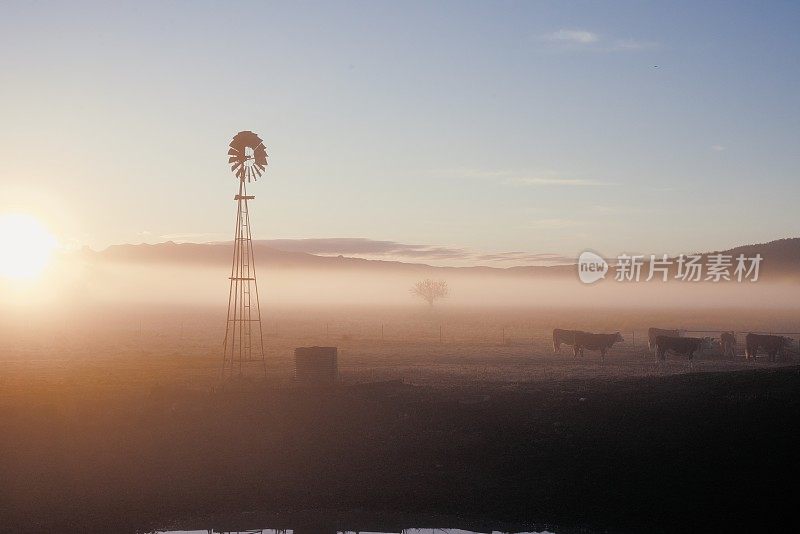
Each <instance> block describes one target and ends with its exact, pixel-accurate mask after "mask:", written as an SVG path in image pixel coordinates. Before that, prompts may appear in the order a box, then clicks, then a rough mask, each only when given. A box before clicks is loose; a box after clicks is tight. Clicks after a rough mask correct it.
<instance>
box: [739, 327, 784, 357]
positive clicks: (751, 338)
mask: <svg viewBox="0 0 800 534" xmlns="http://www.w3.org/2000/svg"><path fill="white" fill-rule="evenodd" d="M791 342H792V340H791V338H788V337H783V336H771V335H766V334H752V333H751V334H747V336H746V337H745V338H744V355H745V358H747V359H748V360H749V359H751V358H752V359H755V358H756V354H758V349H764V352H766V353H767V358H768V360H769V361H771V362H774V361H775V360H776V359H777V356H778V354H780V355H781V357H784V356H785V353H784V349H785V348H788V346H789V344H790V343H791Z"/></svg>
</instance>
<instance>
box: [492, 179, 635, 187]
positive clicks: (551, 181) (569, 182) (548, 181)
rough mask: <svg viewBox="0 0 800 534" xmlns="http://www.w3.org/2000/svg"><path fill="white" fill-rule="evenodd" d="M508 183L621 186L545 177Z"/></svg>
mask: <svg viewBox="0 0 800 534" xmlns="http://www.w3.org/2000/svg"><path fill="white" fill-rule="evenodd" d="M507 183H510V184H516V185H543V186H547V185H555V186H592V187H595V186H600V187H605V186H615V185H619V184H618V183H616V182H603V181H600V180H587V179H584V178H543V177H530V178H513V179H511V180H509V181H508V182H507Z"/></svg>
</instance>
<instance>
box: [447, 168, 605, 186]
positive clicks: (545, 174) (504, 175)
mask: <svg viewBox="0 0 800 534" xmlns="http://www.w3.org/2000/svg"><path fill="white" fill-rule="evenodd" d="M437 174H441V175H445V176H448V177H455V178H472V179H479V180H494V181H498V182H500V183H503V184H507V185H529V186H573V187H575V186H592V187H596V186H613V185H619V184H618V183H616V182H608V181H603V180H595V179H591V178H564V177H561V176H559V175H558V173H556V172H554V171H542V172H536V173H532V174H531V173H526V172H514V171H509V170H497V169H447V170H442V171H438V172H437Z"/></svg>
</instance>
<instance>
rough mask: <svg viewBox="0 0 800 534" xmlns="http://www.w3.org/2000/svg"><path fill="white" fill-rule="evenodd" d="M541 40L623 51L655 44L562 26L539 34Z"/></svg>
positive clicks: (579, 46) (556, 45)
mask: <svg viewBox="0 0 800 534" xmlns="http://www.w3.org/2000/svg"><path fill="white" fill-rule="evenodd" d="M541 40H542V41H545V42H547V43H549V44H550V45H551V46H555V47H560V48H571V49H585V50H597V51H605V52H624V51H633V50H643V49H646V48H653V47H655V46H657V44H656V43H654V42H652V41H641V40H638V39H630V38H628V39H618V38H613V37H607V36H603V35H600V34H598V33H595V32H591V31H588V30H583V29H568V28H562V29H560V30H556V31H554V32H550V33H546V34H544V35H542V36H541Z"/></svg>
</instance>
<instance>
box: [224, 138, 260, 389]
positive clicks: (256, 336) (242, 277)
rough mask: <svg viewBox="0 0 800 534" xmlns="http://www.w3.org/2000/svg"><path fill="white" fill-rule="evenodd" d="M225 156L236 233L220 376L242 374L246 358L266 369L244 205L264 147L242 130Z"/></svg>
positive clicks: (248, 199)
mask: <svg viewBox="0 0 800 534" xmlns="http://www.w3.org/2000/svg"><path fill="white" fill-rule="evenodd" d="M228 156H229V158H228V163H230V165H231V170H232V171H233V172H234V174H235V175H236V178H238V180H239V193H238V194H237V195H236V196H235V197H233V199H234V200H235V201H236V233H235V236H234V239H233V261H232V263H231V276H230V281H231V287H230V292H229V293H228V319H227V321H226V323H225V341H224V347H223V357H222V378H223V379H226V378H231V377H233V376H241V375H243V374H244V370H245V366H246V364H248V363H250V362H260V364H261V367H262V369H263V372H264V374H265V375H266V372H267V369H266V362H265V361H264V334H263V332H262V330H261V307H260V306H259V302H258V283H257V281H256V266H255V261H254V257H253V239H252V234H251V232H250V211H249V207H248V201H250V200H253V199H254V198H255V196H253V195H248V194H247V185H246V184H247V183H249V182H250V181H251V180H252V181H255V180H256V179H257V178H259V177H260V176H261V175H262V174H263V173H264V170H265V169H266V168H267V149H266V148H265V147H264V143H263V142H262V141H261V139H260V138H259V137H258V135H256V134H254V133H253V132H250V131H244V132H239V133H238V134H236V136H235V137H234V138H233V141H231V144H230V150H228Z"/></svg>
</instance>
